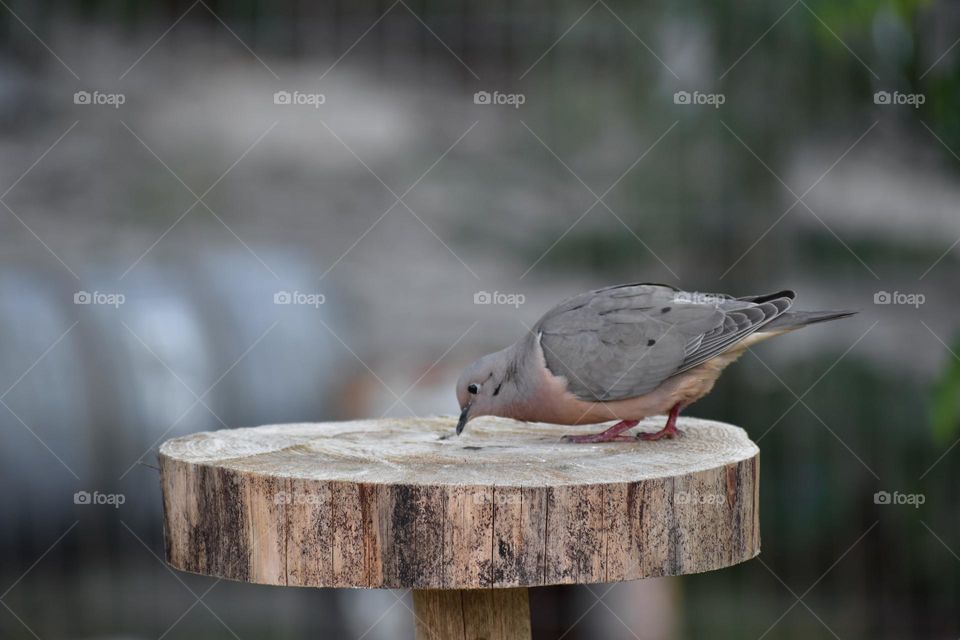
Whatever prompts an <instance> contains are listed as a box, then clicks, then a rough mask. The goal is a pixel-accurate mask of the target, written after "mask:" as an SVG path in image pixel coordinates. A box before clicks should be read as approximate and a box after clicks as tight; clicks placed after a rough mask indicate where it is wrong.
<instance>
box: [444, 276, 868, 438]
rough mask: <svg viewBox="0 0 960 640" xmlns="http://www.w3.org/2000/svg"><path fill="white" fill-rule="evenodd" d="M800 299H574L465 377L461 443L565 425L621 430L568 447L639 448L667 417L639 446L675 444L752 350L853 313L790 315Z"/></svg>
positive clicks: (632, 292) (642, 295)
mask: <svg viewBox="0 0 960 640" xmlns="http://www.w3.org/2000/svg"><path fill="white" fill-rule="evenodd" d="M795 298H796V294H794V292H793V291H779V292H777V293H771V294H768V295H761V296H746V297H743V298H734V297H731V296H728V295H724V294H705V293H695V292H687V291H680V290H679V289H675V288H674V287H670V286H667V285H662V284H648V283H637V284H623V285H617V286H613V287H607V288H604V289H597V290H596V291H590V292H588V293H583V294H580V295H577V296H574V297H572V298H568V299H567V300H564V301H563V302H561V303H560V304H558V305H557V306H555V307H554V308H553V309H550V310H549V311H547V313H546V314H544V316H543V317H542V318H540V320H539V321H537V323H536V325H534V327H533V328H532V330H531V331H529V332H528V333H527V335H525V336H524V337H523V338H521V339H520V340H519V341H518V342H516V343H515V344H513V345H512V346H509V347H507V348H506V349H503V350H502V351H497V352H496V353H491V354H489V355H486V356H483V357H482V358H480V359H479V360H477V361H476V362H474V363H473V364H471V365H470V366H469V367H467V368H466V370H464V372H463V374H462V375H461V376H460V379H459V380H458V381H457V400H458V401H459V403H460V421H459V422H458V423H457V434H458V435H459V434H460V433H461V432H462V431H463V428H464V427H465V426H466V424H467V422H468V421H469V420H470V419H472V418H475V417H477V416H484V415H491V416H502V417H505V418H514V419H516V420H523V421H530V422H549V423H554V424H564V425H568V424H569V425H573V424H595V423H600V422H606V421H609V420H618V421H619V422H617V423H616V424H614V425H613V426H612V427H610V428H608V429H607V430H605V431H603V432H601V433H596V434H589V435H576V436H565V437H564V440H567V441H569V442H611V441H633V440H635V438H634V437H631V436H627V435H623V432H624V431H626V430H628V429H630V428H631V427H634V426H636V425H637V424H638V423H639V421H640V420H641V419H643V418H645V417H647V416H651V415H660V414H666V415H667V416H668V417H667V423H666V426H664V427H663V429H661V430H660V431H657V432H656V433H641V434H638V435H637V436H636V438H639V439H642V440H659V439H661V438H673V437H675V436H677V435H679V434H680V432H679V431H678V430H677V416H678V415H679V414H680V411H681V410H683V409H684V408H685V407H687V406H688V405H690V404H692V403H693V402H696V401H697V400H699V399H700V398H702V397H703V396H705V395H706V394H707V393H709V392H710V390H711V389H712V388H713V384H714V382H715V381H716V380H717V378H718V377H719V376H720V373H721V372H722V371H723V369H724V368H725V367H726V366H727V365H728V364H730V363H731V362H733V361H734V360H736V359H737V358H738V357H739V356H740V355H741V354H742V353H743V352H744V351H745V350H746V349H747V348H748V347H750V346H752V345H754V344H757V343H758V342H760V341H762V340H766V339H767V338H771V337H773V336H776V335H780V334H781V333H786V332H788V331H793V330H794V329H799V328H800V327H804V326H806V325H808V324H813V323H815V322H824V321H826V320H834V319H837V318H844V317H847V316H850V315H853V314H854V313H856V312H855V311H791V310H790V308H791V306H792V305H793V301H794V299H795Z"/></svg>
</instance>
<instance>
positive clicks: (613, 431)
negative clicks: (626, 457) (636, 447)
mask: <svg viewBox="0 0 960 640" xmlns="http://www.w3.org/2000/svg"><path fill="white" fill-rule="evenodd" d="M638 424H640V421H639V420H621V421H620V422H618V423H617V424H615V425H613V426H612V427H610V428H609V429H607V430H606V431H604V432H602V433H588V434H585V435H582V436H563V438H561V440H563V442H577V443H585V442H631V441H634V440H635V439H634V438H633V437H632V436H624V435H620V434H622V433H623V432H624V431H626V430H627V429H630V428H631V427H635V426H637V425H638Z"/></svg>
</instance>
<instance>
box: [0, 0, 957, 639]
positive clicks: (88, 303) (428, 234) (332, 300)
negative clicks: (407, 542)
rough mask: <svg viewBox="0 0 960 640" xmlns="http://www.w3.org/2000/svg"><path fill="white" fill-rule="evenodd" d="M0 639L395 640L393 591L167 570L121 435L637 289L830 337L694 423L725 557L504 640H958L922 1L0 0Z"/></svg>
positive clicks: (930, 95)
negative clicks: (804, 314)
mask: <svg viewBox="0 0 960 640" xmlns="http://www.w3.org/2000/svg"><path fill="white" fill-rule="evenodd" d="M0 34H2V36H0V203H2V207H0V434H2V435H0V438H2V440H0V482H2V483H3V486H4V487H5V490H3V491H0V521H2V523H3V525H2V526H0V558H2V561H0V604H2V605H3V608H2V609H0V636H2V637H3V638H11V639H13V638H44V639H46V638H137V639H139V638H153V639H159V638H242V639H244V640H246V639H249V638H300V637H306V636H308V635H310V636H318V637H324V638H370V639H376V638H397V637H410V636H411V635H412V632H413V625H412V615H411V613H410V611H409V610H408V609H407V607H409V606H410V595H409V593H404V592H399V591H398V592H391V591H334V590H292V589H290V590H288V589H281V588H274V587H264V586H253V585H245V584H236V583H229V582H218V581H216V580H213V579H209V578H203V577H198V576H188V575H179V574H174V573H173V572H171V571H169V570H168V569H167V568H166V567H165V566H164V564H163V563H162V561H161V560H160V558H162V556H163V539H162V529H161V521H160V516H161V514H160V495H159V486H158V475H157V472H156V470H155V469H154V468H152V465H155V463H156V449H157V446H158V445H159V443H160V442H162V441H163V440H165V439H167V438H171V437H175V436H179V435H183V434H187V433H191V432H195V431H200V430H209V429H219V428H224V427H233V426H245V425H256V424H262V423H274V422H285V421H319V420H333V419H347V418H357V417H376V416H380V415H391V416H405V415H411V414H412V415H430V414H449V413H452V412H454V411H456V409H457V407H456V400H455V397H454V393H453V384H454V382H455V379H456V376H457V375H458V373H459V371H460V369H461V367H463V366H464V365H465V364H467V363H468V362H470V361H471V360H473V359H474V358H475V357H477V356H479V355H481V354H482V353H486V352H488V351H491V350H494V349H498V348H501V347H503V346H505V345H506V344H509V343H510V342H512V341H514V340H515V339H517V338H518V337H520V336H521V335H522V334H523V333H524V332H525V331H526V327H528V326H531V325H532V324H533V323H534V322H535V321H536V320H537V318H538V317H539V315H540V314H541V313H542V312H543V311H545V310H546V309H547V308H548V307H549V306H551V305H552V304H554V303H555V302H557V301H558V300H559V299H561V298H563V297H565V296H567V295H571V294H574V293H578V292H580V291H583V290H586V289H589V288H595V287H599V286H604V285H608V284H614V283H621V282H631V281H653V282H663V283H667V284H672V285H677V286H683V287H685V288H687V289H688V290H699V291H717V290H719V291H724V292H728V293H731V294H736V295H746V294H754V293H761V292H768V291H774V290H778V289H782V288H788V287H789V288H794V289H796V290H798V291H799V292H800V305H799V306H801V307H806V308H851V307H852V308H857V309H860V310H861V313H860V314H859V315H858V316H856V317H855V318H854V319H852V320H847V321H844V322H837V323H833V324H830V325H825V326H821V327H815V328H810V329H808V330H806V331H804V332H803V333H802V334H796V335H793V336H790V337H788V338H784V339H782V340H778V341H774V342H771V343H768V344H764V345H763V346H760V347H758V348H756V349H754V350H753V351H752V352H751V354H748V355H746V356H744V358H742V360H741V362H739V363H738V364H737V365H735V366H733V367H731V368H730V369H729V370H728V372H727V373H726V374H725V375H724V377H723V378H722V379H721V380H720V382H719V383H718V385H717V387H716V389H715V391H714V392H713V394H712V395H710V396H709V397H708V398H706V399H704V400H703V401H701V402H700V403H698V404H697V405H695V406H694V407H692V408H691V409H690V411H689V413H690V414H692V415H696V416H702V417H709V418H714V419H718V420H723V421H728V422H731V423H734V424H738V425H741V426H743V427H744V428H746V429H747V431H748V432H749V433H750V435H751V436H752V438H753V439H754V440H755V441H757V442H758V444H759V446H760V448H761V450H762V457H763V473H762V490H761V502H762V508H761V529H762V534H763V553H762V555H761V556H760V557H759V558H758V559H757V560H755V561H752V562H749V563H746V564H744V565H740V566H737V567H734V568H731V569H727V570H723V571H719V572H714V573H711V574H704V575H695V576H688V577H683V578H671V579H662V580H651V581H643V582H638V583H630V584H620V585H596V586H591V587H589V588H587V587H569V588H566V587H565V588H545V589H536V590H534V591H533V606H534V624H535V636H536V637H537V638H561V637H562V638H569V639H574V638H595V637H604V638H643V639H647V638H698V637H705V636H708V635H709V636H710V637H715V638H757V639H759V638H764V637H769V638H830V637H833V638H865V637H870V638H907V637H915V638H956V637H958V635H960V608H958V607H957V603H958V602H960V556H958V553H960V518H958V515H957V514H958V498H960V496H958V483H957V474H958V470H960V447H957V443H958V438H960V326H958V323H960V320H958V314H957V300H958V278H957V274H958V272H957V269H958V266H960V245H958V241H960V181H958V176H960V157H958V154H960V45H958V40H960V5H957V4H956V3H952V2H947V1H946V0H942V1H933V0H931V1H927V2H924V1H920V0H858V1H857V2H846V3H836V2H830V1H829V0H796V1H794V2H792V3H791V0H783V1H780V0H778V1H776V2H749V3H737V2H728V1H721V2H705V1H704V2H701V1H693V2H687V3H682V4H677V3H668V2H660V1H657V2H645V3H630V2H626V1H621V0H597V1H596V2H593V3H592V4H591V3H590V1H589V0H585V1H583V2H566V1H564V2H521V3H507V2H494V3H479V2H459V1H454V2H431V1H416V2H414V1H413V0H397V1H396V2H390V1H389V0H387V1H384V2H332V3H322V4H321V3H308V2H299V1H281V2H272V3H270V2H262V1H259V0H244V1H241V2H231V3H227V2H217V1H214V0H198V1H196V2H192V3H191V2H190V1H189V0H186V1H182V2H180V1H177V2H118V1H112V2H107V1H101V0H83V1H79V0H75V1H72V2H56V3H54V2H26V1H23V0H3V1H2V2H0Z"/></svg>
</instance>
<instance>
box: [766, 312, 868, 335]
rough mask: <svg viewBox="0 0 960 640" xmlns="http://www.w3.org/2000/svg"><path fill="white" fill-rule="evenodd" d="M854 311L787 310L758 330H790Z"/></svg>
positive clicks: (840, 316)
mask: <svg viewBox="0 0 960 640" xmlns="http://www.w3.org/2000/svg"><path fill="white" fill-rule="evenodd" d="M856 313H857V312H856V311H787V312H786V313H784V314H781V315H780V316H778V317H777V318H775V319H774V320H772V321H771V322H770V323H769V324H766V325H764V326H763V328H762V329H760V331H762V332H764V333H766V332H768V331H770V332H780V331H792V330H794V329H799V328H800V327H805V326H807V325H808V324H815V323H817V322H827V321H828V320H838V319H840V318H847V317H850V316H852V315H854V314H856Z"/></svg>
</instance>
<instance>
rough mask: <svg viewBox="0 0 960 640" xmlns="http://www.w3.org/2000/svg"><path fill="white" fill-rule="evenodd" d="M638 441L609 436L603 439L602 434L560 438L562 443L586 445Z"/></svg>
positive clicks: (631, 438) (624, 437)
mask: <svg viewBox="0 0 960 640" xmlns="http://www.w3.org/2000/svg"><path fill="white" fill-rule="evenodd" d="M635 441H636V439H635V438H634V437H633V436H620V435H618V436H607V437H603V434H602V433H591V434H587V435H582V436H581V435H576V436H573V435H566V436H563V437H562V438H560V442H572V443H576V444H584V443H601V442H635Z"/></svg>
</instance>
